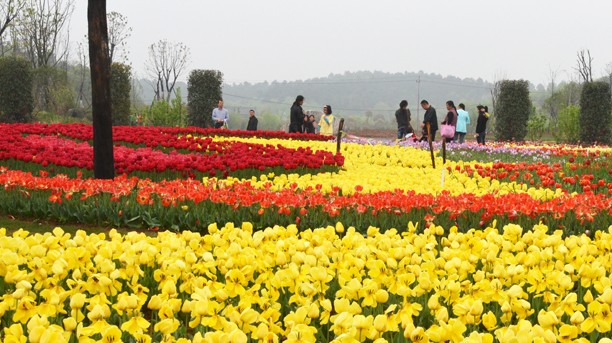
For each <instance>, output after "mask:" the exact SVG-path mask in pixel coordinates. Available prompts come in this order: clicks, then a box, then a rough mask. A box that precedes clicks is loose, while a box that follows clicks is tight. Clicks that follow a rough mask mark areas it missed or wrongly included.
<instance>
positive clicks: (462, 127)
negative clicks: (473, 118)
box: [455, 104, 470, 144]
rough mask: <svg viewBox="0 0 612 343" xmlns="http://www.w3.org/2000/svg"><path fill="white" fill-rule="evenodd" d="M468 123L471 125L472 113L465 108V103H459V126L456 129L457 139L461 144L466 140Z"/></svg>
mask: <svg viewBox="0 0 612 343" xmlns="http://www.w3.org/2000/svg"><path fill="white" fill-rule="evenodd" d="M468 125H470V114H469V113H468V112H467V111H466V110H465V105H464V104H459V109H458V110H457V128H456V129H455V141H458V142H459V144H463V143H464V142H465V135H466V134H467V126H468Z"/></svg>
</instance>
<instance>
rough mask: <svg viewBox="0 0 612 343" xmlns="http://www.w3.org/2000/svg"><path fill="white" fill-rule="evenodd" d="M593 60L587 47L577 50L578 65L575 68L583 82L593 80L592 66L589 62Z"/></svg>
mask: <svg viewBox="0 0 612 343" xmlns="http://www.w3.org/2000/svg"><path fill="white" fill-rule="evenodd" d="M592 62H593V58H592V57H591V52H590V51H589V50H588V49H587V50H586V51H585V50H580V51H578V67H577V68H576V70H577V71H578V73H579V74H580V78H582V80H583V82H593V68H592V67H591V64H592Z"/></svg>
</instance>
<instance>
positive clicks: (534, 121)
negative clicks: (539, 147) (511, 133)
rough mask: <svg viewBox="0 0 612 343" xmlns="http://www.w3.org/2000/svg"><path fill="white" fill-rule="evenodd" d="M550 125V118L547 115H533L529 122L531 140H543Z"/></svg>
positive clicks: (528, 128)
mask: <svg viewBox="0 0 612 343" xmlns="http://www.w3.org/2000/svg"><path fill="white" fill-rule="evenodd" d="M547 124H548V118H546V116H545V115H543V114H541V113H538V114H532V115H531V116H530V117H529V120H528V121H527V132H528V134H529V140H532V141H539V140H542V136H543V135H544V132H546V127H547Z"/></svg>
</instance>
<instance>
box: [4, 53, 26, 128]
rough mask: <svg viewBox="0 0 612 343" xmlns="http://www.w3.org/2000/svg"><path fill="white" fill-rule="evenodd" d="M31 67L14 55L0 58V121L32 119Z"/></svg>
mask: <svg viewBox="0 0 612 343" xmlns="http://www.w3.org/2000/svg"><path fill="white" fill-rule="evenodd" d="M32 109H33V99H32V68H31V67H30V62H28V61H26V60H24V59H21V58H15V57H2V58H0V121H3V122H30V121H32Z"/></svg>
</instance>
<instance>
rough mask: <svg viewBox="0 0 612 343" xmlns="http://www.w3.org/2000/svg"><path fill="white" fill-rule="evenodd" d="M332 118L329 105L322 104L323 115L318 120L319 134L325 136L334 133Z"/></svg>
mask: <svg viewBox="0 0 612 343" xmlns="http://www.w3.org/2000/svg"><path fill="white" fill-rule="evenodd" d="M334 119H335V117H334V116H333V115H332V108H331V106H329V105H325V106H323V115H322V116H321V120H319V134H321V135H326V136H333V135H334Z"/></svg>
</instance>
